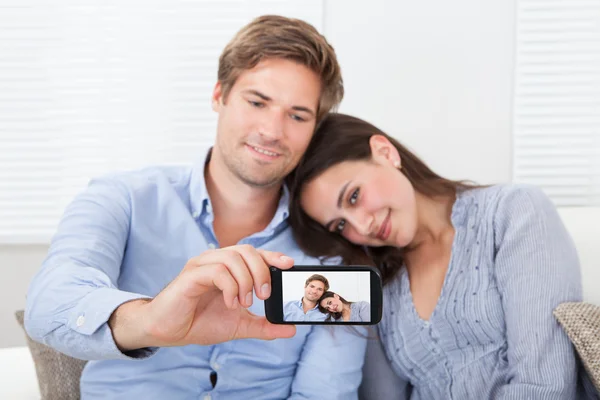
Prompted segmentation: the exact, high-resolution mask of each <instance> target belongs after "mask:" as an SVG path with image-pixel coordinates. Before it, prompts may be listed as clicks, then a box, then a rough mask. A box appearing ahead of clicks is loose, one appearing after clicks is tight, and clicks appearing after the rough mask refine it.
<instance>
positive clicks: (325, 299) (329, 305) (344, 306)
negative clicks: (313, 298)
mask: <svg viewBox="0 0 600 400" xmlns="http://www.w3.org/2000/svg"><path fill="white" fill-rule="evenodd" d="M318 307H319V311H321V312H322V313H323V314H329V315H328V316H327V319H326V320H325V321H331V320H332V319H333V320H334V321H336V322H342V321H345V322H369V321H371V304H370V303H369V302H367V301H357V302H354V301H347V300H346V299H344V298H343V297H342V296H340V295H338V294H337V293H334V292H325V293H323V295H322V296H321V298H320V299H319V303H318Z"/></svg>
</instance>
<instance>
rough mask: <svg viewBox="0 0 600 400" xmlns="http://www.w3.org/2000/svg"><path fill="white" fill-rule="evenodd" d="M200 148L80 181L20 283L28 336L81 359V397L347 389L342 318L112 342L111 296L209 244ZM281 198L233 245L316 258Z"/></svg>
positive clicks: (156, 276) (235, 399)
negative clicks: (267, 336) (267, 330)
mask: <svg viewBox="0 0 600 400" xmlns="http://www.w3.org/2000/svg"><path fill="white" fill-rule="evenodd" d="M203 158H204V159H203V160H201V162H199V163H198V164H197V165H195V166H193V167H191V168H190V167H153V168H148V169H144V170H140V171H134V172H129V173H120V174H113V175H111V176H107V177H103V178H100V179H95V180H93V181H91V182H90V184H89V185H88V187H87V188H86V189H85V190H84V191H83V192H82V193H81V194H79V195H78V196H77V197H76V198H75V199H74V200H73V202H72V203H71V204H70V205H69V206H68V207H67V208H66V211H65V213H64V216H63V218H62V220H61V222H60V224H59V226H58V231H57V233H56V235H55V236H54V238H53V240H52V242H51V245H50V249H49V252H48V256H47V258H46V259H45V260H44V262H43V265H42V268H41V270H40V271H39V272H38V273H37V275H36V276H35V277H34V279H33V281H32V282H31V286H30V288H29V292H28V295H27V305H26V311H25V326H26V329H27V332H28V334H29V335H30V336H31V337H32V338H33V339H34V340H37V341H39V342H42V343H44V344H46V345H49V346H52V347H54V348H56V349H58V350H59V351H61V352H63V353H66V354H68V355H71V356H74V357H77V358H81V359H87V360H93V361H90V362H88V363H87V365H86V367H85V369H84V371H83V375H82V379H81V392H82V398H83V399H84V400H85V399H128V400H129V399H161V400H164V399H211V400H221V399H223V400H226V399H232V400H239V399H285V398H290V399H353V398H356V396H357V395H356V390H357V387H358V385H359V383H360V381H361V376H362V375H361V374H362V373H361V367H362V364H363V360H364V352H365V347H366V340H365V339H364V338H363V337H361V336H360V335H357V334H356V333H355V332H352V331H350V330H346V329H345V328H344V329H340V328H336V329H335V330H334V331H332V330H331V327H329V328H328V327H325V326H320V327H319V326H318V327H314V326H298V327H297V334H296V335H295V336H294V337H293V338H290V339H277V340H273V341H262V340H253V339H245V340H236V341H230V342H226V343H222V344H218V345H214V346H200V345H189V346H185V347H165V348H160V349H147V350H145V351H137V352H136V353H135V354H133V356H134V357H130V356H128V355H125V354H123V353H121V352H120V351H119V350H118V348H117V347H116V345H115V342H114V340H113V338H112V334H111V331H110V328H109V326H108V324H107V321H108V318H109V317H110V315H111V314H112V312H113V311H114V310H115V309H116V308H117V307H118V306H119V305H120V304H122V303H124V302H126V301H128V300H132V299H139V298H144V297H153V296H155V295H156V294H158V293H159V292H160V291H161V290H162V289H163V288H164V287H165V286H166V285H167V284H168V283H169V282H171V281H172V280H173V279H174V278H175V277H176V276H177V275H178V274H179V272H180V271H181V270H182V268H183V266H184V265H185V264H186V262H187V261H188V259H190V258H192V257H194V256H197V255H199V254H201V253H202V252H204V251H206V250H207V249H209V247H210V246H211V245H215V246H217V247H218V244H217V241H216V239H215V234H214V231H213V228H212V222H213V213H212V208H211V202H210V198H209V196H208V192H207V190H206V186H205V181H204V165H205V157H203ZM287 204H288V193H287V191H284V195H283V196H282V198H281V200H280V203H279V207H278V209H277V212H276V213H275V216H274V217H273V219H272V221H271V223H270V224H269V225H268V226H267V227H266V229H265V230H264V231H262V232H258V233H256V234H253V235H251V236H249V237H247V238H244V239H243V240H241V241H240V244H242V243H247V244H250V245H252V246H254V247H256V248H261V249H267V250H273V251H281V252H283V253H285V254H287V255H289V256H290V257H293V258H294V260H295V262H296V264H317V263H319V261H318V260H316V259H312V258H309V257H307V256H305V255H304V254H303V253H302V252H300V250H299V249H298V248H297V246H296V244H295V242H294V240H293V238H292V234H291V230H290V228H289V227H288V223H287V217H288V206H287ZM249 310H250V311H251V312H253V313H255V314H257V315H264V302H263V301H261V300H259V299H258V298H257V297H256V296H255V298H254V303H253V305H252V307H250V309H249ZM348 349H352V351H348ZM211 373H216V374H217V383H216V386H215V387H214V388H213V386H212V384H211V382H210V375H211Z"/></svg>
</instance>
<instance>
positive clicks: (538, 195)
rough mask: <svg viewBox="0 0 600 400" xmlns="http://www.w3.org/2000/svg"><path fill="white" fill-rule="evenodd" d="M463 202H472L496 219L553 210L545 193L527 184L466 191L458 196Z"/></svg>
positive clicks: (491, 186) (486, 187)
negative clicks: (514, 214)
mask: <svg viewBox="0 0 600 400" xmlns="http://www.w3.org/2000/svg"><path fill="white" fill-rule="evenodd" d="M459 198H460V199H462V200H463V202H472V203H473V202H474V203H476V204H477V205H478V206H480V208H482V210H484V211H485V212H486V213H487V214H490V215H494V216H496V217H498V216H500V217H502V216H504V214H513V213H514V212H518V213H519V214H520V215H524V214H527V213H535V212H538V211H540V210H543V209H548V208H554V205H553V203H552V201H551V200H550V198H549V197H548V196H547V195H546V193H545V192H544V191H543V190H542V189H541V188H540V187H537V186H534V185H529V184H514V183H513V184H498V185H490V186H484V187H477V188H473V189H467V190H465V191H463V192H462V193H460V194H459Z"/></svg>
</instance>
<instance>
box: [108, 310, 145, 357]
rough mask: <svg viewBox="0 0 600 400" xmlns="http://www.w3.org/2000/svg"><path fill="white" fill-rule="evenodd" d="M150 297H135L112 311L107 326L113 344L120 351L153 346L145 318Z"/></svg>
mask: <svg viewBox="0 0 600 400" xmlns="http://www.w3.org/2000/svg"><path fill="white" fill-rule="evenodd" d="M149 302H150V299H137V300H132V301H128V302H126V303H123V304H121V305H120V306H119V307H117V308H116V309H115V311H113V313H112V315H111V316H110V318H109V320H108V326H109V327H110V330H111V332H112V335H113V339H114V341H115V344H116V345H117V347H118V348H119V350H121V351H122V352H127V351H131V350H137V349H142V348H147V347H154V346H156V344H155V343H154V341H153V340H152V337H151V335H150V333H149V332H150V329H149V327H148V318H147V312H146V310H147V305H148V303H149Z"/></svg>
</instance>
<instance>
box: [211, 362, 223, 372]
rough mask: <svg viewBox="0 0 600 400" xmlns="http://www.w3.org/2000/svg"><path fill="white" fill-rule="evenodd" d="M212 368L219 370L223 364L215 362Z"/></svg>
mask: <svg viewBox="0 0 600 400" xmlns="http://www.w3.org/2000/svg"><path fill="white" fill-rule="evenodd" d="M212 368H213V369H214V370H215V371H218V370H219V368H221V366H220V365H219V364H218V363H213V365H212Z"/></svg>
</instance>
